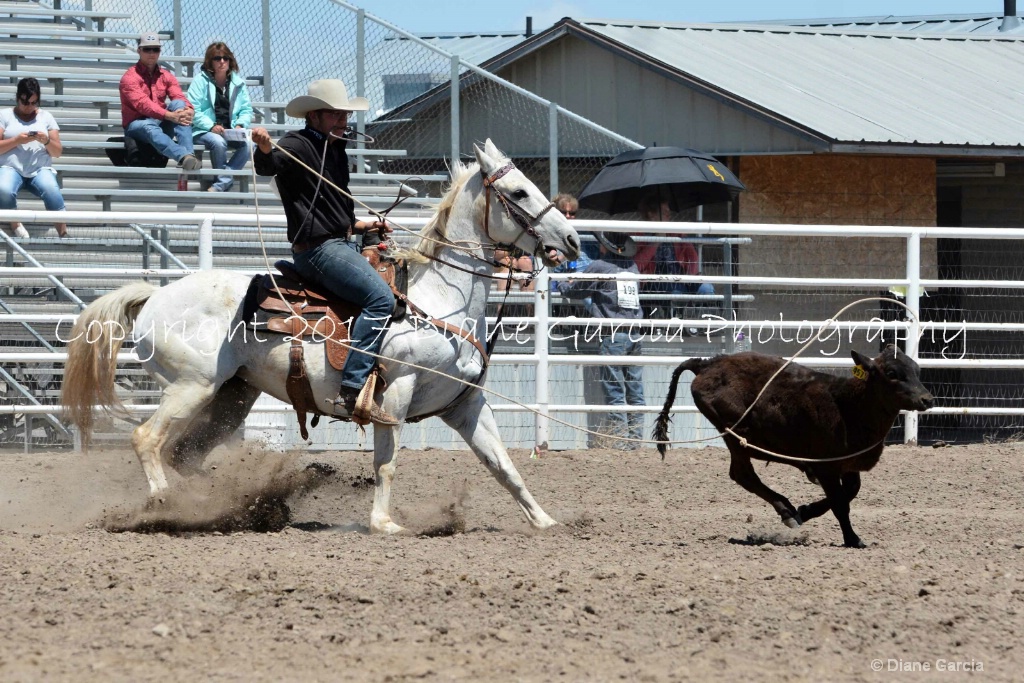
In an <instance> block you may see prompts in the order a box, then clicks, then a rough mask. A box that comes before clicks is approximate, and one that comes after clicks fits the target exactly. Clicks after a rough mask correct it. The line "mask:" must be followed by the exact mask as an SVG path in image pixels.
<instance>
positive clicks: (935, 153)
mask: <svg viewBox="0 0 1024 683" xmlns="http://www.w3.org/2000/svg"><path fill="white" fill-rule="evenodd" d="M828 151H829V152H832V153H834V154H884V155H887V156H916V157H990V158H992V157H1016V158H1024V146H998V147H997V146H995V145H988V146H984V147H983V146H980V145H979V146H977V147H971V146H965V145H922V144H913V143H911V144H905V145H904V144H898V143H891V142H879V143H877V144H872V143H870V142H836V143H833V144H832V145H830V146H829V149H828Z"/></svg>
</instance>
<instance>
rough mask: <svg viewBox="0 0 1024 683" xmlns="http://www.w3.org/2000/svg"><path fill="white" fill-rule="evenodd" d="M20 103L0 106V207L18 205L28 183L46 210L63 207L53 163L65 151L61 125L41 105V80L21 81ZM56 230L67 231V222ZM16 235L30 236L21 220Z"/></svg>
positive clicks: (13, 228) (62, 233)
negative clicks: (20, 195) (5, 106)
mask: <svg viewBox="0 0 1024 683" xmlns="http://www.w3.org/2000/svg"><path fill="white" fill-rule="evenodd" d="M16 97H17V104H15V106H13V107H11V108H10V109H3V110H0V209H17V208H18V190H20V189H21V187H22V185H24V184H25V183H28V188H29V190H30V191H31V192H32V194H34V195H36V196H37V197H39V198H40V199H42V200H43V205H44V206H45V207H46V210H47V211H63V210H64V197H62V196H61V193H60V186H59V185H58V184H57V172H56V171H54V170H53V167H52V166H51V163H52V161H53V159H54V157H59V156H60V155H61V152H62V151H63V149H64V148H63V146H62V145H61V142H60V132H59V131H60V128H59V127H58V126H57V122H56V121H55V120H54V118H53V116H52V115H51V114H50V113H49V112H47V111H43V110H42V109H40V108H39V102H40V98H41V95H40V91H39V81H37V80H36V79H34V78H23V79H21V80H20V81H18V87H17V92H16ZM53 227H54V229H55V230H56V231H57V234H58V235H60V236H61V237H64V236H65V235H67V234H68V226H67V224H66V223H55V224H54V226H53ZM11 233H12V234H13V235H14V236H15V237H28V236H29V235H28V231H27V230H26V229H25V226H24V225H22V224H21V223H11Z"/></svg>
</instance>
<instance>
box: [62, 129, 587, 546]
mask: <svg viewBox="0 0 1024 683" xmlns="http://www.w3.org/2000/svg"><path fill="white" fill-rule="evenodd" d="M474 150H475V152H476V158H477V163H476V164H472V165H469V166H468V167H467V166H464V165H462V164H461V163H458V162H455V164H454V167H453V169H452V176H453V177H452V187H451V188H450V189H449V191H448V192H447V193H446V195H445V196H444V198H443V199H442V200H441V203H440V205H439V206H438V210H437V213H436V215H435V216H434V217H433V218H432V219H431V221H430V222H429V223H428V224H427V225H426V226H425V227H424V229H423V231H422V232H421V233H420V234H421V236H422V238H421V239H420V242H419V245H418V246H417V247H416V248H415V250H412V251H411V252H410V256H411V257H412V258H411V260H412V261H413V262H412V263H411V264H410V269H409V289H408V296H409V300H410V301H411V302H412V303H414V304H416V305H417V306H418V307H419V308H421V309H422V310H423V311H424V312H425V313H427V314H429V315H430V316H433V317H434V318H438V319H441V320H444V321H446V322H448V323H450V324H452V325H454V326H456V327H461V328H462V329H465V330H471V331H472V330H475V331H477V333H478V334H479V335H480V336H484V335H483V332H482V331H483V330H485V329H486V325H485V320H484V313H485V306H486V303H487V293H488V290H489V288H490V277H491V276H492V274H493V273H494V262H493V249H494V247H495V245H497V244H514V245H516V246H518V247H519V248H521V249H523V250H524V251H526V252H527V253H530V254H535V255H536V256H537V257H539V258H540V259H542V260H543V262H544V263H545V264H547V265H549V266H550V265H553V264H554V263H555V261H554V256H555V252H554V250H556V249H557V250H559V251H562V252H563V253H565V254H566V255H567V256H569V257H570V258H575V256H576V255H577V254H578V253H579V245H580V242H579V237H578V236H577V235H576V232H575V231H574V230H573V228H572V227H571V226H570V224H569V222H568V221H567V220H566V219H565V217H564V216H562V214H561V213H559V212H558V211H551V210H550V209H551V206H552V205H551V203H550V202H549V201H548V199H547V198H546V197H545V196H544V195H543V194H542V193H541V192H540V191H539V190H538V189H537V187H536V186H535V185H534V184H533V183H532V182H530V181H529V180H528V179H527V178H526V176H524V175H523V174H522V172H520V171H519V170H517V169H516V168H515V166H514V165H512V163H511V162H509V161H508V159H507V158H505V157H504V155H503V154H502V153H501V152H499V151H498V149H497V148H496V147H495V146H494V145H493V144H492V143H491V141H490V140H487V142H486V143H485V146H484V149H480V148H479V147H477V146H475V145H474ZM492 195H493V196H492ZM249 279H250V278H249V276H247V275H244V274H240V273H235V272H228V271H218V270H211V271H203V272H199V273H194V274H192V275H189V276H187V277H184V278H182V279H181V280H178V281H176V282H174V283H172V284H169V285H167V286H165V287H160V288H157V287H155V286H153V285H150V284H148V283H143V282H139V283H133V284H129V285H126V286H124V287H122V288H120V289H118V290H116V291H114V292H111V293H110V294H107V295H105V296H103V297H100V298H99V299H97V300H96V301H95V302H93V303H92V304H91V305H90V306H89V307H88V308H86V309H85V311H83V312H82V314H81V315H80V316H79V318H78V321H77V323H76V324H75V328H74V330H73V332H72V338H73V341H71V343H70V344H69V346H68V363H67V367H66V369H65V381H64V387H63V395H62V400H63V403H64V406H65V411H66V413H67V414H68V415H69V416H70V417H71V419H72V420H73V421H74V422H75V424H76V425H78V427H79V429H80V430H81V432H82V434H83V437H84V438H85V439H86V441H87V440H88V437H89V435H90V434H91V428H92V420H93V413H92V410H93V406H94V405H101V406H103V407H105V408H108V409H109V408H116V407H118V406H120V402H119V400H118V398H117V396H116V394H115V393H114V374H115V369H116V363H115V360H116V355H117V352H118V350H119V349H120V345H121V340H120V339H119V337H121V338H123V337H125V336H126V334H119V332H118V330H125V331H127V330H131V337H130V338H131V340H132V341H133V342H134V343H135V349H136V353H137V355H138V356H139V358H140V359H142V364H143V367H145V369H146V370H147V371H148V372H149V374H150V375H152V377H153V378H154V379H155V380H156V381H157V382H158V383H159V385H160V386H161V388H162V395H161V398H160V405H159V407H158V408H157V410H156V412H155V413H154V414H153V416H152V417H151V418H150V419H149V420H147V421H146V422H144V423H143V424H142V425H140V426H139V427H138V428H136V429H135V431H134V432H133V434H132V446H133V448H134V449H135V453H136V454H137V456H138V458H139V461H140V462H141V464H142V468H143V470H144V471H145V473H146V477H147V479H148V480H149V486H150V495H151V498H153V497H156V496H158V494H160V493H161V492H162V491H164V490H166V489H167V487H168V483H167V478H166V477H165V475H164V465H165V464H169V465H171V466H173V467H175V468H176V469H177V470H178V471H179V472H182V473H183V474H184V473H187V471H188V469H189V468H196V469H197V468H198V466H199V465H201V464H202V461H203V459H204V458H205V456H206V454H207V453H208V452H209V451H210V450H211V449H212V448H213V447H214V446H216V445H217V444H218V443H220V442H221V441H223V440H224V439H225V438H226V437H227V436H228V435H230V434H231V433H232V432H233V431H234V430H235V429H237V427H238V426H239V425H240V424H241V423H242V421H243V420H244V418H245V416H246V415H247V414H248V413H249V410H250V409H251V408H252V405H253V403H254V402H255V401H256V399H257V398H258V397H259V396H260V394H261V393H262V392H266V393H268V394H270V395H271V396H274V397H275V398H277V399H280V400H282V401H286V402H287V401H288V397H287V393H286V391H285V378H286V376H287V374H288V365H289V360H288V353H289V351H288V348H289V343H288V342H286V341H285V340H284V339H285V337H284V336H283V335H271V334H266V333H262V334H261V338H262V339H264V342H263V343H257V342H254V340H253V338H252V335H251V332H250V334H249V335H244V334H243V332H242V329H243V327H244V326H243V324H242V322H243V321H242V320H241V316H242V302H243V298H244V296H245V293H246V288H247V287H248V284H249ZM425 328H426V329H425ZM214 330H216V331H214ZM268 338H269V340H267V339H268ZM352 353H355V351H352ZM325 355H326V354H324V353H323V352H322V347H320V346H316V347H314V348H311V346H310V345H307V347H306V352H305V358H306V367H307V372H308V375H309V379H310V384H311V386H312V390H313V395H314V396H315V397H316V401H317V405H319V406H327V405H328V404H327V403H325V401H326V399H329V398H333V397H334V396H335V395H337V393H338V386H339V385H340V374H341V373H340V372H338V371H336V370H334V369H333V368H332V367H331V366H330V365H329V364H328V363H326V361H325ZM381 355H382V356H383V357H384V358H385V359H387V358H391V359H395V360H391V361H387V360H385V361H384V363H385V365H386V368H387V369H386V379H387V383H388V386H387V389H386V390H385V391H384V393H383V396H382V398H381V401H382V405H383V407H384V408H385V410H387V411H388V412H389V413H391V414H392V415H394V416H396V417H398V418H399V419H400V420H404V419H409V418H415V417H417V416H423V415H432V414H436V415H438V416H439V417H441V419H442V420H444V422H445V423H446V424H447V425H448V426H450V427H451V428H452V429H454V430H456V431H457V432H458V433H459V434H460V435H461V436H462V438H464V439H465V440H466V442H467V443H468V444H469V447H470V448H471V449H472V450H473V452H474V453H475V454H476V455H477V457H478V458H479V459H480V460H481V461H482V462H483V463H484V465H486V466H487V469H488V470H490V472H491V474H493V475H494V477H495V478H496V479H497V480H498V482H499V483H500V484H501V485H502V486H504V487H505V488H506V489H507V490H508V491H509V492H510V493H511V494H512V496H513V497H514V498H515V500H516V502H517V503H519V506H520V507H521V508H522V510H523V512H524V513H525V514H526V517H527V519H528V520H529V522H530V524H531V525H533V526H534V527H535V528H537V529H543V528H546V527H549V526H551V525H552V524H555V523H556V522H555V520H553V519H552V518H551V517H550V516H549V515H548V514H547V513H546V512H544V510H543V509H541V507H540V505H538V504H537V502H536V501H535V500H534V498H533V496H532V495H530V492H529V491H528V490H527V488H526V485H525V484H524V483H523V480H522V478H521V477H520V475H519V473H518V472H517V471H516V468H515V466H514V465H513V464H512V461H511V460H510V459H509V456H508V452H507V451H506V450H505V447H504V446H503V445H502V442H501V438H500V437H499V435H498V429H497V425H496V424H495V421H494V416H493V414H492V412H491V408H490V406H489V405H488V404H487V401H486V399H485V397H484V393H483V392H482V391H481V390H480V388H479V386H470V387H469V388H468V390H467V387H466V385H465V384H463V383H460V382H457V381H453V380H452V379H451V377H454V378H457V379H460V380H463V381H464V382H468V383H471V384H473V383H479V384H482V383H483V376H484V373H485V370H486V364H487V361H486V359H485V358H483V357H482V355H481V353H480V351H479V350H478V348H477V347H476V346H474V345H473V344H471V343H469V342H467V341H466V340H465V339H463V338H461V337H458V336H456V335H453V334H450V333H441V332H439V331H438V330H437V329H436V328H432V327H429V326H425V325H424V324H423V323H422V322H420V323H419V324H415V325H414V323H413V322H412V321H410V320H409V318H408V317H407V318H405V319H403V320H402V321H399V322H396V323H395V324H392V325H391V327H390V329H389V331H388V333H387V336H386V338H385V342H384V345H383V349H382V351H381ZM404 363H411V364H415V365H417V366H421V367H423V368H429V369H432V370H434V371H435V372H428V371H426V370H421V369H417V368H415V367H412V366H411V365H405V364H404ZM399 429H400V428H399V427H394V428H388V427H381V426H375V427H374V430H373V432H374V459H373V467H374V472H375V474H376V489H375V492H374V498H373V510H372V512H371V515H370V530H371V531H372V532H375V533H385V534H391V533H397V532H399V531H401V530H402V527H400V526H399V525H397V524H396V523H394V522H393V521H392V520H391V513H390V497H391V484H392V480H393V479H394V476H395V465H396V457H397V454H398V437H399Z"/></svg>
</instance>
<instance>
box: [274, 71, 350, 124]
mask: <svg viewBox="0 0 1024 683" xmlns="http://www.w3.org/2000/svg"><path fill="white" fill-rule="evenodd" d="M369 108H370V101H369V100H368V99H366V98H365V97H353V98H352V99H349V97H348V90H346V89H345V84H344V83H342V82H341V81H340V80H338V79H337V78H325V79H323V80H319V81H313V82H312V83H310V84H309V93H308V94H306V95H300V96H299V97H296V98H295V99H294V100H292V101H291V102H289V103H288V106H287V107H286V108H285V112H286V113H287V114H288V116H294V117H295V118H297V119H301V118H303V117H304V116H305V115H306V114H307V113H309V112H311V111H316V110H317V109H342V110H344V111H366V110H367V109H369Z"/></svg>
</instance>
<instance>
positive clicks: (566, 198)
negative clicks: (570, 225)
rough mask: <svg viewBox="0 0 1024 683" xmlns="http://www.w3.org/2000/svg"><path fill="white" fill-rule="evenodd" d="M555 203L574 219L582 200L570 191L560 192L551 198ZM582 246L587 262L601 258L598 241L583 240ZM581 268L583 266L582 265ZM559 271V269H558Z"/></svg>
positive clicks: (560, 211)
mask: <svg viewBox="0 0 1024 683" xmlns="http://www.w3.org/2000/svg"><path fill="white" fill-rule="evenodd" d="M551 201H552V202H554V204H555V208H556V209H558V212H559V213H561V214H562V215H563V216H565V217H566V218H568V219H569V220H572V219H574V218H576V212H577V211H579V210H580V202H579V200H578V199H576V197H575V196H573V195H571V194H569V193H568V192H560V193H559V194H557V195H555V198H554V199H552V200H551ZM580 234H581V235H584V234H585V235H590V236H592V234H591V233H580ZM581 248H582V249H583V252H584V254H585V258H586V259H587V263H590V262H591V261H593V260H594V259H597V258H600V252H599V250H598V246H597V242H596V241H594V240H582V245H581ZM580 267H581V268H582V267H583V266H580ZM556 272H557V271H556Z"/></svg>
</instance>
